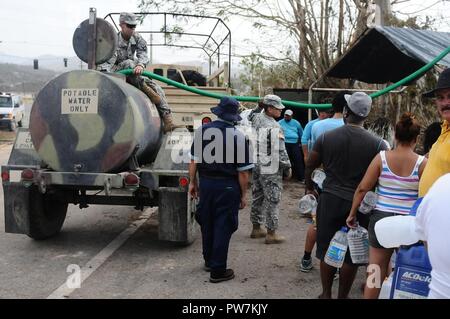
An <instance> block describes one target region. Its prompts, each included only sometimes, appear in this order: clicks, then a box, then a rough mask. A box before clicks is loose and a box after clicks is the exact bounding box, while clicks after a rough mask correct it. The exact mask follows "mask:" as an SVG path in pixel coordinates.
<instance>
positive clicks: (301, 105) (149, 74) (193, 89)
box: [118, 46, 450, 109]
mask: <svg viewBox="0 0 450 319" xmlns="http://www.w3.org/2000/svg"><path fill="white" fill-rule="evenodd" d="M449 52H450V46H449V47H448V48H447V49H445V50H444V51H442V53H441V54H439V55H438V56H437V57H435V58H434V59H433V60H432V61H431V62H429V63H428V64H426V65H424V66H423V67H421V68H420V69H419V70H417V71H416V72H414V73H412V74H410V75H408V76H407V77H405V78H404V79H402V80H400V81H398V82H396V83H394V84H391V85H389V86H388V87H386V88H384V89H383V90H380V91H378V92H374V93H372V94H370V96H371V97H372V98H376V97H379V96H380V95H383V94H386V93H388V92H390V91H392V90H394V89H396V88H397V87H399V86H401V85H403V84H404V83H407V82H409V81H411V80H414V79H415V78H417V77H418V76H420V75H422V74H423V73H425V72H426V71H428V70H429V69H431V68H432V67H433V66H434V65H435V64H436V63H437V62H438V61H440V60H441V59H443V58H444V57H445V56H446V55H447V54H448V53H449ZM118 73H121V74H124V75H132V74H133V70H132V69H126V70H121V71H118ZM142 75H143V76H146V77H148V78H151V79H155V80H158V81H161V82H164V83H166V84H169V85H172V86H175V87H177V88H179V89H183V90H186V91H189V92H192V93H195V94H199V95H203V96H207V97H211V98H214V99H221V98H222V97H224V96H226V95H223V94H218V93H213V92H207V91H203V90H200V89H197V88H196V87H192V86H187V85H184V84H182V83H179V82H176V81H173V80H170V79H168V78H165V77H163V76H160V75H158V74H155V73H152V72H148V71H144V72H143V73H142ZM232 97H234V98H235V99H236V100H238V101H241V102H258V101H259V100H260V99H261V98H260V97H257V96H232ZM282 102H283V105H285V106H290V107H298V108H316V109H326V108H330V107H331V104H307V103H299V102H294V101H287V100H282Z"/></svg>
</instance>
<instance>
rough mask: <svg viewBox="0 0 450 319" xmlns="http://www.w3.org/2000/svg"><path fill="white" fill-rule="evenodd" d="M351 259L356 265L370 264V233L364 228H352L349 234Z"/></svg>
mask: <svg viewBox="0 0 450 319" xmlns="http://www.w3.org/2000/svg"><path fill="white" fill-rule="evenodd" d="M347 240H348V248H349V250H350V257H352V261H353V263H354V264H367V263H368V262H369V233H368V232H367V230H366V229H365V228H364V227H361V226H359V225H358V226H357V227H356V228H351V229H350V230H349V231H348V233H347Z"/></svg>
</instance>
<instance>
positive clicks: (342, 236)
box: [324, 227, 348, 268]
mask: <svg viewBox="0 0 450 319" xmlns="http://www.w3.org/2000/svg"><path fill="white" fill-rule="evenodd" d="M347 247H348V241H347V227H342V228H341V229H340V230H338V231H337V232H336V234H334V237H333V239H331V242H330V245H329V246H328V250H327V253H326V254H325V258H324V261H325V262H326V263H327V264H328V265H330V266H332V267H336V268H341V267H342V265H343V264H344V258H345V254H346V253H347Z"/></svg>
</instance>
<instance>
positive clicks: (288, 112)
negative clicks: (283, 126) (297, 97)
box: [284, 110, 294, 116]
mask: <svg viewBox="0 0 450 319" xmlns="http://www.w3.org/2000/svg"><path fill="white" fill-rule="evenodd" d="M292 114H294V112H292V110H286V112H284V115H289V116H292Z"/></svg>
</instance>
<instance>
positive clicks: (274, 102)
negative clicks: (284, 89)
mask: <svg viewBox="0 0 450 319" xmlns="http://www.w3.org/2000/svg"><path fill="white" fill-rule="evenodd" d="M262 103H263V104H266V105H270V106H273V107H274V108H276V109H279V110H282V109H284V105H283V104H281V98H280V97H279V96H278V95H273V94H268V95H266V96H264V98H263V100H262Z"/></svg>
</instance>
